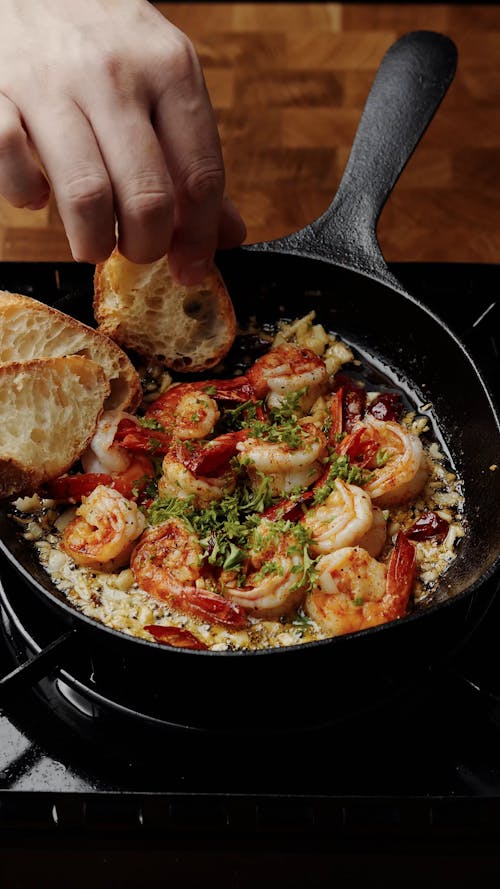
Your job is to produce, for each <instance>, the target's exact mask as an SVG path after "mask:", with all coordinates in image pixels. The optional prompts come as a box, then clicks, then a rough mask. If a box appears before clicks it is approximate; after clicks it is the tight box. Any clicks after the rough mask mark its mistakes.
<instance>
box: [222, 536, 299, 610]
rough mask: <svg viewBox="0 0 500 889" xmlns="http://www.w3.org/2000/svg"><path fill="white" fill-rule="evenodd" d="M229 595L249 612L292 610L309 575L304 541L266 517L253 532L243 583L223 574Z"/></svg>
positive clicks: (225, 588) (223, 580) (224, 585)
mask: <svg viewBox="0 0 500 889" xmlns="http://www.w3.org/2000/svg"><path fill="white" fill-rule="evenodd" d="M220 582H221V584H222V586H223V588H224V591H225V594H226V596H228V598H230V599H231V601H233V602H235V603H236V604H237V605H239V606H240V607H241V608H244V609H245V611H248V612H249V613H251V614H253V615H255V616H260V617H263V618H265V619H266V620H269V619H272V618H277V617H281V616H282V615H285V614H289V613H290V612H292V611H293V610H294V609H295V608H297V606H298V605H299V603H300V602H301V601H302V599H303V598H304V592H305V588H306V585H307V578H306V574H305V571H304V552H303V543H302V542H301V541H298V540H297V539H296V537H295V536H294V534H293V532H286V531H285V532H278V533H276V532H275V531H274V527H273V522H269V521H267V520H266V519H263V520H262V522H261V523H260V524H259V525H258V527H257V528H256V530H255V532H254V535H253V545H252V546H251V548H250V550H249V560H248V564H247V574H246V577H245V583H244V585H243V586H236V584H235V583H234V579H233V578H232V575H231V573H228V574H227V575H226V576H225V575H224V573H223V574H222V576H221V578H220Z"/></svg>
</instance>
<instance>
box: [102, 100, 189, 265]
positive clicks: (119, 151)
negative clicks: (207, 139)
mask: <svg viewBox="0 0 500 889" xmlns="http://www.w3.org/2000/svg"><path fill="white" fill-rule="evenodd" d="M113 105H114V110H115V113H113ZM88 113H89V115H91V124H92V127H93V129H94V132H95V133H96V138H97V140H98V144H99V146H100V150H101V154H102V157H103V160H104V163H105V165H106V168H107V170H108V171H109V176H110V179H111V184H112V188H113V196H114V204H115V212H116V217H117V222H118V235H119V237H118V248H119V250H120V253H122V254H123V255H124V256H126V257H127V259H130V260H131V261H132V262H138V263H140V262H152V261H153V260H155V259H159V258H160V257H161V256H164V255H165V253H166V252H167V250H168V247H169V245H170V240H171V237H172V230H173V225H174V189H173V186H172V181H171V179H170V176H169V174H168V170H167V167H166V164H165V158H164V156H163V152H162V150H161V148H160V145H159V143H158V138H157V136H156V133H155V131H154V129H153V126H152V124H151V120H150V118H149V116H148V114H147V112H146V109H145V108H143V107H142V106H140V105H139V104H136V103H133V102H131V101H126V102H124V103H122V105H121V106H120V108H119V113H116V97H115V96H114V95H112V94H110V95H109V96H102V95H101V101H100V102H99V103H98V102H95V103H94V104H93V106H92V107H89V109H88ZM125 146H126V151H125V150H124V149H125Z"/></svg>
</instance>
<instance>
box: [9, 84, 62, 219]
mask: <svg viewBox="0 0 500 889" xmlns="http://www.w3.org/2000/svg"><path fill="white" fill-rule="evenodd" d="M0 194H2V195H3V197H4V198H6V199H7V200H8V201H9V203H11V204H12V205H13V206H14V207H28V208H29V209H30V210H39V209H41V207H44V206H45V204H46V203H47V201H48V199H49V194H50V188H49V184H48V182H47V180H46V178H45V176H44V175H43V173H42V171H41V170H40V169H39V167H38V166H37V164H36V162H35V159H34V157H33V154H32V152H31V150H30V147H29V143H28V137H27V134H26V131H25V130H24V128H23V125H22V122H21V115H20V114H19V111H18V109H17V108H16V106H15V105H14V103H13V102H11V101H10V99H8V98H7V97H6V96H2V95H0Z"/></svg>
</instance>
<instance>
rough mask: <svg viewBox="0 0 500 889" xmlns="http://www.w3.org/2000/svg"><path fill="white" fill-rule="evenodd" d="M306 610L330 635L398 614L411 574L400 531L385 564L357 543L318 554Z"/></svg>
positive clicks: (408, 549)
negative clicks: (331, 551) (314, 577)
mask: <svg viewBox="0 0 500 889" xmlns="http://www.w3.org/2000/svg"><path fill="white" fill-rule="evenodd" d="M316 571H317V573H318V579H317V581H316V583H315V585H314V587H313V589H312V590H311V592H310V593H308V595H307V597H306V602H305V606H304V607H305V611H306V613H307V614H308V615H309V616H310V617H312V619H313V620H314V621H316V623H317V624H318V625H319V626H320V627H321V629H322V630H323V631H324V632H325V633H327V634H328V635H329V636H340V635H343V634H344V633H354V632H357V631H358V630H364V629H366V628H367V627H373V626H376V625H377V624H382V623H387V621H390V620H395V619H396V618H398V617H402V616H403V615H404V614H405V612H406V608H407V605H408V599H409V596H410V593H411V589H412V585H413V580H414V577H415V548H414V547H413V545H412V544H411V543H409V541H408V540H407V539H406V538H405V537H404V535H403V534H399V535H398V538H397V542H396V546H395V548H394V550H393V551H392V553H391V557H390V559H389V563H388V566H387V567H386V566H385V565H384V564H382V563H381V562H377V561H376V560H375V559H373V558H372V557H371V556H370V555H369V554H368V553H367V552H366V550H364V549H361V547H359V546H355V547H350V546H349V547H343V548H342V549H338V550H336V552H333V553H330V555H328V556H322V557H321V558H320V559H319V561H318V562H317V565H316Z"/></svg>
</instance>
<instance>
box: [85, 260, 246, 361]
mask: <svg viewBox="0 0 500 889" xmlns="http://www.w3.org/2000/svg"><path fill="white" fill-rule="evenodd" d="M94 315H95V319H96V321H97V323H98V325H99V330H101V331H102V332H103V333H106V334H107V335H108V336H110V337H112V338H113V339H114V340H116V341H117V342H118V343H121V345H122V346H125V347H126V348H129V349H133V350H134V351H136V352H138V353H139V354H140V355H143V356H144V357H145V358H147V359H149V360H156V361H157V362H159V363H160V364H163V365H164V366H165V367H169V368H172V369H174V370H182V371H185V372H186V371H189V372H191V371H193V372H197V371H202V370H206V369H207V368H209V367H213V366H214V365H216V364H217V363H218V362H219V361H221V360H222V358H223V357H224V356H225V355H226V354H227V352H228V351H229V349H230V348H231V345H232V343H233V340H234V337H235V333H236V319H235V315H234V308H233V304H232V302H231V299H230V297H229V294H228V292H227V290H226V287H225V284H224V282H223V280H222V278H221V276H220V274H219V272H218V271H217V269H215V267H214V269H213V271H212V272H211V273H210V274H209V275H208V276H207V277H206V278H205V280H204V281H203V283H202V284H201V285H199V286H196V287H184V286H183V285H182V284H179V283H178V282H177V281H175V280H174V278H173V277H172V275H171V273H170V270H169V266H168V260H167V258H166V257H163V258H162V259H159V260H157V262H152V263H147V264H145V265H136V264H135V263H132V262H129V260H128V259H125V258H124V257H123V256H121V254H119V253H118V252H117V251H116V250H115V251H114V252H113V253H112V254H111V256H110V257H109V259H107V260H106V261H105V262H103V263H100V264H99V265H97V266H96V272H95V277H94Z"/></svg>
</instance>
